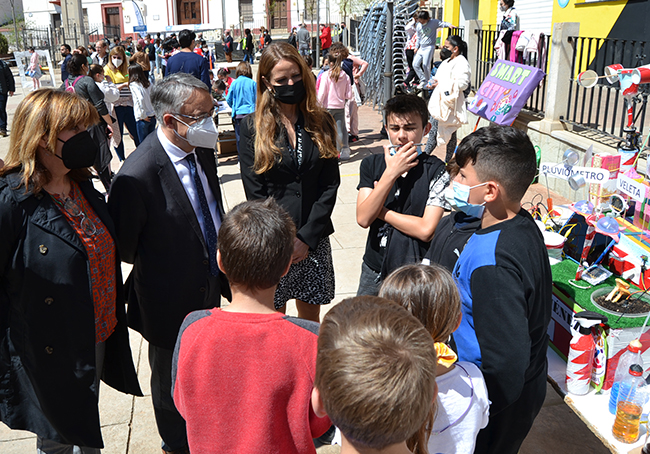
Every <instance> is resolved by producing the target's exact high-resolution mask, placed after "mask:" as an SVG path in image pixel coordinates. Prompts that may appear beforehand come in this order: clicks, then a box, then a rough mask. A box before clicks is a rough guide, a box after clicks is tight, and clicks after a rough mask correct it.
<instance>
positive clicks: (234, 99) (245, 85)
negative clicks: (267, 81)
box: [226, 76, 257, 118]
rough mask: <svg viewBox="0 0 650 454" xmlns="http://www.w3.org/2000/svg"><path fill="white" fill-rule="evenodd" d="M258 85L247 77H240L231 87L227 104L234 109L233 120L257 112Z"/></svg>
mask: <svg viewBox="0 0 650 454" xmlns="http://www.w3.org/2000/svg"><path fill="white" fill-rule="evenodd" d="M256 101H257V83H256V82H255V81H254V80H253V79H251V78H250V77H246V76H239V77H238V78H237V79H235V81H234V82H233V83H232V85H231V86H230V89H229V90H228V96H227V97H226V102H227V103H228V105H229V106H230V108H231V109H232V116H233V118H234V117H235V116H237V115H248V114H251V113H253V112H255V102H256Z"/></svg>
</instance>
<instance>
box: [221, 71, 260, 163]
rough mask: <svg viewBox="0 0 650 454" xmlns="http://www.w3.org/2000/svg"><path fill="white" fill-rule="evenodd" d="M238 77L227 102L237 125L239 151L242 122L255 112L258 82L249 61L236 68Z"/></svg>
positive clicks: (236, 135) (231, 87)
mask: <svg viewBox="0 0 650 454" xmlns="http://www.w3.org/2000/svg"><path fill="white" fill-rule="evenodd" d="M235 77H236V79H235V80H234V81H233V82H232V85H230V89H229V90H228V91H227V97H226V102H227V103H228V105H229V106H230V108H231V109H232V123H233V125H234V126H235V138H236V140H237V151H239V128H240V123H241V121H242V120H243V119H244V117H246V116H247V115H248V114H251V113H253V112H255V103H256V102H257V83H256V82H255V81H254V80H253V69H252V68H251V65H250V64H249V63H248V62H245V61H243V62H241V63H240V64H239V65H237V69H236V70H235Z"/></svg>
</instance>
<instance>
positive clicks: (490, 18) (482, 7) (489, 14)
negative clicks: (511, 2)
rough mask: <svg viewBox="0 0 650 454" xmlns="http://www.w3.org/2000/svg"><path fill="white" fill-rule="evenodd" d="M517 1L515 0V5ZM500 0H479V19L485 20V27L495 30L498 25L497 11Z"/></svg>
mask: <svg viewBox="0 0 650 454" xmlns="http://www.w3.org/2000/svg"><path fill="white" fill-rule="evenodd" d="M516 6H517V2H516V1H515V7H516ZM498 10H499V0H478V20H481V21H483V28H484V29H486V28H488V26H490V29H492V30H495V29H496V26H497V11H498Z"/></svg>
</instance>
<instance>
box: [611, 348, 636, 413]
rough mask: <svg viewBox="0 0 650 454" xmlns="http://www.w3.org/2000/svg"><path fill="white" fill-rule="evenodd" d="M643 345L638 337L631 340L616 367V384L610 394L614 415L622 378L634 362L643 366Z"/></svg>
mask: <svg viewBox="0 0 650 454" xmlns="http://www.w3.org/2000/svg"><path fill="white" fill-rule="evenodd" d="M641 347H642V345H641V342H639V340H638V339H635V340H633V341H632V342H630V345H628V346H627V351H626V352H625V353H623V354H622V355H621V358H620V359H619V360H618V366H617V367H616V373H615V374H614V384H613V385H612V390H611V392H610V394H609V412H610V413H611V414H613V415H614V414H616V402H617V400H618V387H619V385H620V382H621V380H623V378H625V377H626V376H627V375H628V371H629V370H630V366H631V365H632V364H638V365H640V366H641V367H642V368H643V360H642V359H641Z"/></svg>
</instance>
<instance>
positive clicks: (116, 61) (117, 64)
mask: <svg viewBox="0 0 650 454" xmlns="http://www.w3.org/2000/svg"><path fill="white" fill-rule="evenodd" d="M122 63H124V61H123V60H122V59H121V58H114V59H113V66H115V67H116V68H119V67H120V66H122Z"/></svg>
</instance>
